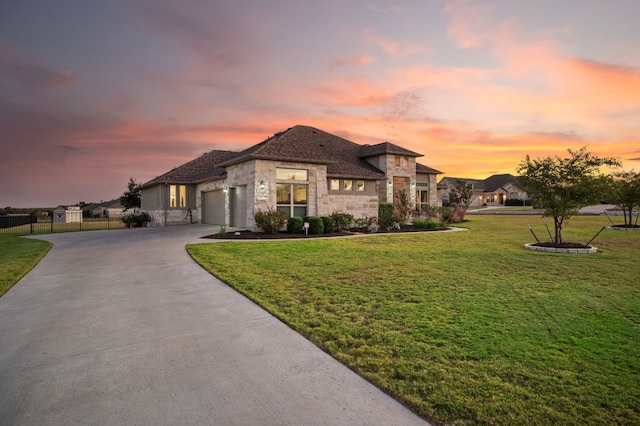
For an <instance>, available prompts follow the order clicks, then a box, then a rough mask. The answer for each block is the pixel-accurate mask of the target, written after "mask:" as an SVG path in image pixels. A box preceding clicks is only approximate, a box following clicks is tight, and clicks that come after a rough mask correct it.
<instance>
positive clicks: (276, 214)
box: [253, 207, 287, 234]
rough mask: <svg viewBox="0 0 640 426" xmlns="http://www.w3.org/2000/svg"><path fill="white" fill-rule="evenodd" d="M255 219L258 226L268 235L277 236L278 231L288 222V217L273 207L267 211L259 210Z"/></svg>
mask: <svg viewBox="0 0 640 426" xmlns="http://www.w3.org/2000/svg"><path fill="white" fill-rule="evenodd" d="M253 218H254V219H255V221H256V226H257V227H258V228H260V229H262V230H263V231H264V232H265V233H267V234H277V233H278V230H279V229H280V228H282V227H283V226H284V224H285V223H286V222H287V215H285V214H284V213H283V212H281V211H279V210H275V209H272V208H271V207H269V208H268V209H267V210H266V211H265V210H258V212H257V213H256V214H255V215H254V217H253Z"/></svg>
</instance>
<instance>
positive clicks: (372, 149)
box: [360, 142, 423, 158]
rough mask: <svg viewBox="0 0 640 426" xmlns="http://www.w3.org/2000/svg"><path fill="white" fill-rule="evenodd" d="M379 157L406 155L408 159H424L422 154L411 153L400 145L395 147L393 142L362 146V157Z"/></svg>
mask: <svg viewBox="0 0 640 426" xmlns="http://www.w3.org/2000/svg"><path fill="white" fill-rule="evenodd" d="M377 155H404V156H407V157H422V156H423V155H422V154H418V153H417V152H413V151H409V150H408V149H405V148H402V147H400V146H398V145H394V144H392V143H391V142H382V143H379V144H377V145H362V146H360V157H361V158H368V157H375V156H377Z"/></svg>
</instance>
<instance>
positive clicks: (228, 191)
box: [141, 126, 442, 230]
mask: <svg viewBox="0 0 640 426" xmlns="http://www.w3.org/2000/svg"><path fill="white" fill-rule="evenodd" d="M421 156H422V154H418V153H415V152H413V151H410V150H408V149H405V148H402V147H400V146H397V145H394V144H392V143H389V142H384V143H380V144H377V145H359V144H356V143H354V142H351V141H348V140H346V139H343V138H341V137H338V136H335V135H332V134H330V133H327V132H324V131H322V130H319V129H316V128H313V127H308V126H295V127H292V128H289V129H287V130H285V131H283V132H279V133H276V134H274V135H273V136H271V137H269V138H267V139H266V140H264V141H262V142H260V143H258V144H257V145H253V146H251V147H249V148H247V149H245V150H244V151H241V152H235V151H220V150H214V151H211V152H208V153H206V154H204V155H202V156H201V157H199V158H196V159H194V160H192V161H190V162H188V163H186V164H183V165H182V166H180V167H177V168H175V169H173V170H171V171H169V172H167V173H165V174H163V175H161V176H158V177H157V178H155V179H152V180H150V181H149V182H146V183H144V184H142V185H141V188H142V192H141V201H142V206H141V209H142V210H144V211H146V212H148V213H149V214H150V215H151V216H152V221H153V223H154V224H155V225H171V224H180V223H207V224H216V225H228V226H234V227H241V228H246V229H249V230H257V228H256V225H255V221H254V215H255V213H256V212H258V211H261V210H262V211H264V210H267V209H270V208H274V209H278V210H280V211H282V212H284V213H285V214H286V216H287V217H291V216H300V217H304V216H327V215H330V214H332V213H334V212H340V213H350V214H352V215H353V216H354V217H355V218H364V217H377V215H378V204H379V203H380V202H393V201H394V198H395V195H397V194H399V193H401V192H402V191H406V192H407V193H408V195H409V197H410V200H411V202H412V203H418V204H430V205H438V203H439V199H438V196H437V189H436V187H437V175H438V174H441V173H442V172H439V171H437V170H434V169H432V168H430V167H427V166H424V165H422V164H418V163H416V158H418V157H421Z"/></svg>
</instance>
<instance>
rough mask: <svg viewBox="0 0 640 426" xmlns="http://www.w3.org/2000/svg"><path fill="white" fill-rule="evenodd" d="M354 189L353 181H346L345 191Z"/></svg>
mask: <svg viewBox="0 0 640 426" xmlns="http://www.w3.org/2000/svg"><path fill="white" fill-rule="evenodd" d="M352 189H353V181H352V180H345V181H344V190H345V191H351V190H352Z"/></svg>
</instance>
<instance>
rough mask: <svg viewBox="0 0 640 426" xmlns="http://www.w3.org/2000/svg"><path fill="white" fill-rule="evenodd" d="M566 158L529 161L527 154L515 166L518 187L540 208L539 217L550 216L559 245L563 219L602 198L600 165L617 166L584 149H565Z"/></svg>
mask: <svg viewBox="0 0 640 426" xmlns="http://www.w3.org/2000/svg"><path fill="white" fill-rule="evenodd" d="M568 152H569V157H568V158H560V157H558V156H555V157H547V158H543V159H536V160H532V159H531V158H530V157H529V156H528V155H527V158H526V160H524V161H522V162H521V163H520V165H519V166H518V169H517V170H518V173H520V179H521V187H522V189H523V190H525V191H526V192H528V193H529V195H531V197H532V198H534V199H535V200H536V203H537V204H538V205H539V206H540V207H541V208H542V209H543V216H545V217H553V225H554V228H555V237H554V242H555V243H556V244H562V227H563V224H564V221H565V220H567V219H569V218H571V217H573V216H575V215H576V214H578V211H579V210H580V209H581V208H583V207H586V206H590V205H593V204H597V203H599V202H600V201H601V200H602V197H603V195H604V194H605V193H606V189H607V178H606V177H605V176H604V175H602V174H601V173H600V167H602V166H619V165H620V163H619V162H618V160H617V159H615V158H611V157H610V158H600V157H596V156H594V155H592V154H591V153H589V152H587V150H586V147H583V148H581V149H580V150H578V151H572V150H570V149H569V150H568Z"/></svg>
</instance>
